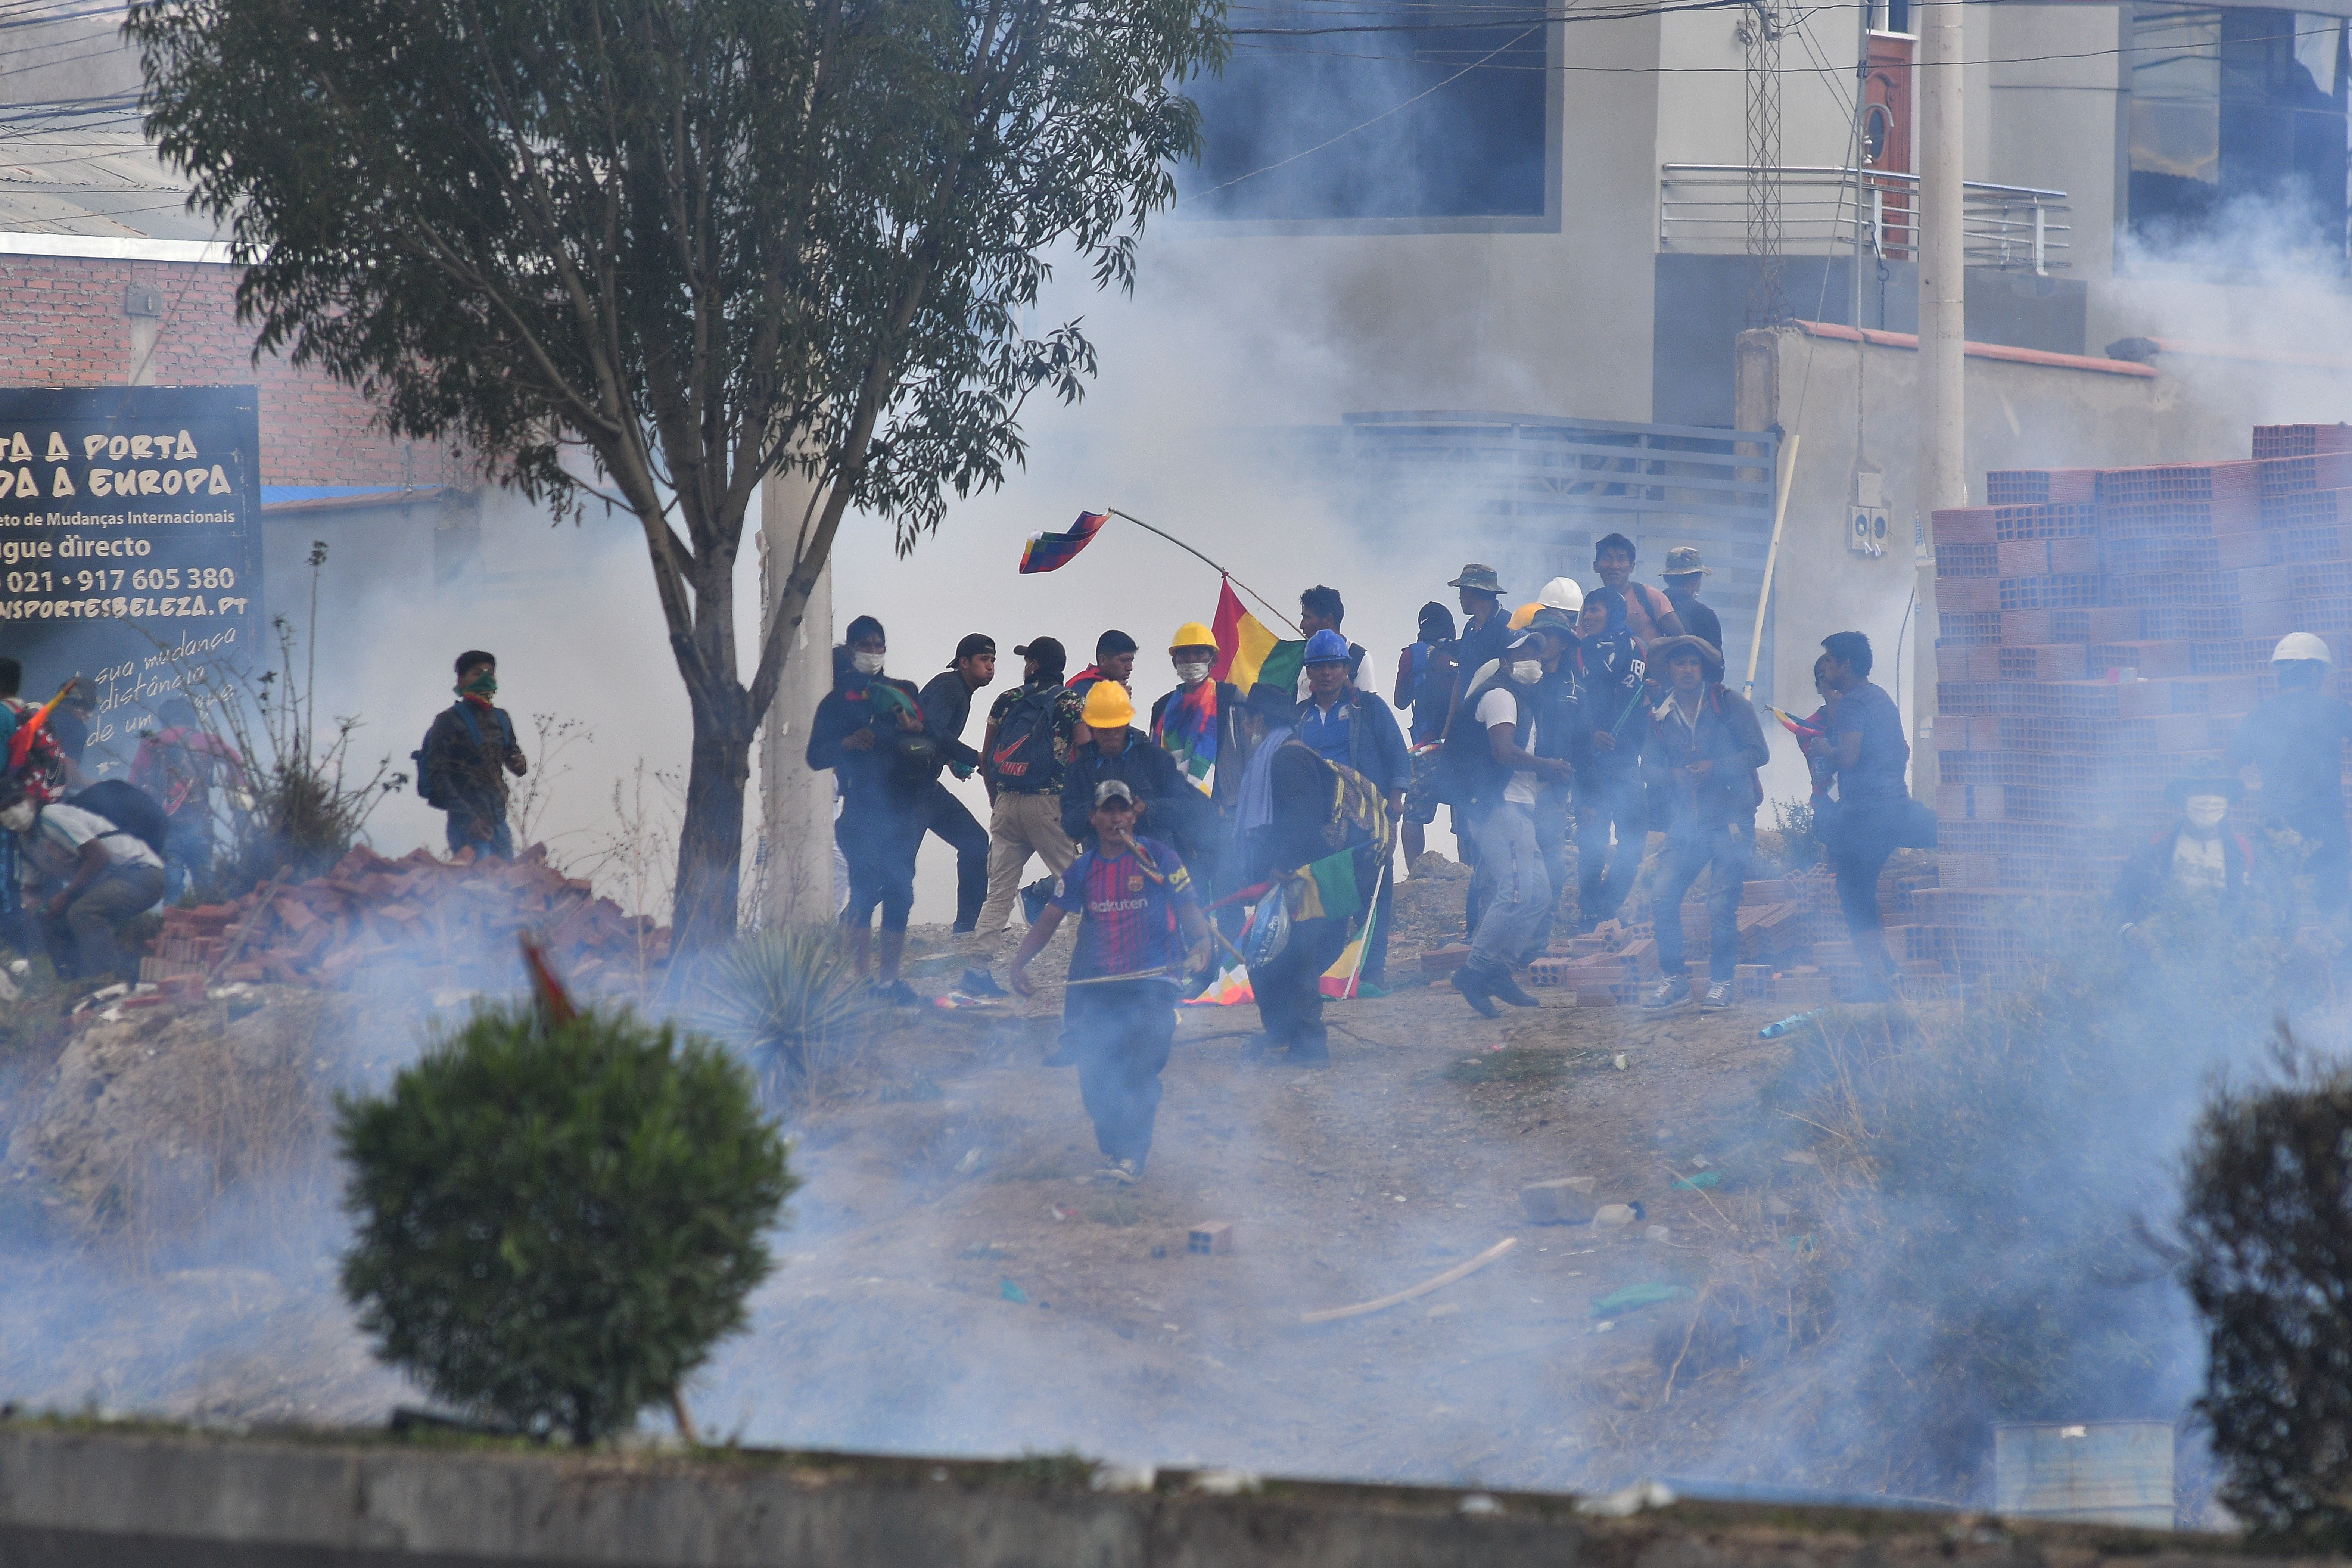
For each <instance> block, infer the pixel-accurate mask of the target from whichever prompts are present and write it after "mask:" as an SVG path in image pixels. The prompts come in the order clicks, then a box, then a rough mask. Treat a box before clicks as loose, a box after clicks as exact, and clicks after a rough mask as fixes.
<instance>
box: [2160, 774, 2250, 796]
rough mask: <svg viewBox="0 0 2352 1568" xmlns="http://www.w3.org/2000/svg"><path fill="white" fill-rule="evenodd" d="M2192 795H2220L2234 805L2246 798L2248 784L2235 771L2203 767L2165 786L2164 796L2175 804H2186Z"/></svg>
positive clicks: (2182, 775)
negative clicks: (2227, 771) (2226, 771)
mask: <svg viewBox="0 0 2352 1568" xmlns="http://www.w3.org/2000/svg"><path fill="white" fill-rule="evenodd" d="M2190 795H2220V796H2221V798H2222V799H2224V800H2226V801H2228V802H2230V803H2231V805H2236V804H2237V803H2238V802H2239V801H2242V800H2243V799H2245V798H2246V784H2245V781H2244V780H2242V779H2241V778H2240V777H2238V775H2237V774H2235V773H2225V772H2223V771H2222V770H2221V769H2220V768H2201V769H2200V770H2198V771H2197V772H2196V773H2183V774H2181V775H2180V776H2179V778H2176V779H2172V780H2169V781H2168V782H2167V783H2166V784H2165V786H2164V798H2165V799H2166V800H2168V801H2169V802H2170V803H2171V804H2172V805H2187V804H2189V796H2190Z"/></svg>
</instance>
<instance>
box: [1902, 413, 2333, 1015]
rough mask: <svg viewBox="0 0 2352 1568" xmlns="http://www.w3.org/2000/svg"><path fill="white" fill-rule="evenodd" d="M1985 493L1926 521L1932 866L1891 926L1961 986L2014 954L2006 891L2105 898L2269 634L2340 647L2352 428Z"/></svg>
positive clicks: (2268, 687) (2021, 480) (2236, 710)
mask: <svg viewBox="0 0 2352 1568" xmlns="http://www.w3.org/2000/svg"><path fill="white" fill-rule="evenodd" d="M1985 499H1986V500H1987V501H1988V502H1989V503H1990V504H1988V505H1985V506H1981V507H1970V508H1967V509H1965V510H1953V511H1939V512H1937V513H1936V516H1935V543H1936V579H1937V581H1936V597H1937V610H1938V612H1939V614H1938V624H1937V634H1938V635H1937V643H1936V647H1937V674H1938V677H1939V680H1938V684H1937V721H1936V735H1935V741H1936V746H1937V752H1938V758H1937V762H1938V766H1939V768H1940V773H1939V777H1940V781H1941V787H1940V789H1939V792H1938V796H1937V816H1939V817H1940V818H1941V824H1942V826H1941V829H1940V832H1939V835H1938V837H1939V839H1940V843H1941V853H1940V856H1939V859H1940V863H1941V872H1942V878H1941V886H1940V887H1939V888H1937V889H1935V890H1933V891H1932V892H1928V893H1924V894H1922V895H1921V897H1922V900H1923V903H1922V907H1921V911H1920V912H1921V919H1920V922H1919V924H1918V925H1917V926H1916V927H1914V928H1912V929H1911V930H1910V931H1907V932H1906V936H1907V938H1908V940H1909V942H1910V944H1911V952H1910V956H1912V957H1914V958H1933V959H1935V960H1936V961H1937V962H1938V963H1941V964H1942V965H1943V967H1944V968H1945V969H1946V970H1947V971H1948V972H1951V973H1958V974H1960V975H1961V976H1963V977H1965V978H1975V977H1979V976H1981V975H1987V974H1998V973H2003V972H2004V971H2006V970H2007V969H2008V968H2009V967H2010V966H2011V964H2012V963H2014V961H2015V960H2016V958H2017V957H2018V956H2019V954H2020V952H2021V951H2022V946H2023V944H2024V942H2025V941H2026V940H2027V938H2026V936H2025V934H2024V933H2022V932H2021V931H2020V930H2019V928H2018V922H2019V920H2020V918H2021V916H2020V910H2021V904H2030V905H2031V906H2032V908H2033V909H2034V910H2036V911H2037V916H2036V918H2038V915H2039V914H2046V913H2057V914H2062V915H2063V914H2064V913H2066V912H2068V910H2070V908H2071V909H2075V910H2079V908H2080V907H2082V906H2083V905H2084V903H2085V902H2086V901H2087V900H2091V899H2094V898H2096V897H2100V896H2104V895H2105V893H2106V892H2107V891H2108V890H2109V889H2112V888H2113V886H2114V884H2115V880H2116V875H2117V873H2118V871H2119V869H2120V868H2121V865H2122V862H2123V860H2124V858H2126V856H2127V855H2128V854H2129V853H2130V851H2131V850H2132V849H2133V848H2134V847H2137V845H2139V844H2141V843H2144V842H2146V841H2147V837H2148V836H2149V835H2150V834H2152V833H2154V832H2155V831H2156V830H2157V829H2158V828H2159V827H2161V826H2163V825H2164V823H2165V822H2166V821H2168V819H2169V817H2170V815H2171V814H2170V811H2169V809H2168V807H2167V805H2166V804H2165V801H2164V786H2165V784H2166V782H2167V781H2168V780H2169V779H2171V778H2173V777H2175V776H2176V775H2178V774H2179V773H2183V772H2185V771H2188V770H2189V768H2190V766H2191V765H2192V764H2195V763H2198V762H2200V761H2202V760H2207V759H2210V758H2213V757H2216V756H2218V755H2219V754H2220V752H2221V749H2222V748H2223V747H2224V746H2226V745H2227V744H2228V743H2229V740H2230V737H2231V733H2232V732H2233V731H2235V730H2236V728H2237V726H2238V724H2239V722H2240V721H2242V719H2243V718H2244V716H2245V715H2246V714H2247V713H2249V712H2251V711H2252V709H2253V707H2254V705H2255V704H2256V703H2257V702H2259V701H2261V700H2263V698H2265V697H2267V696H2269V695H2271V693H2272V691H2273V689H2274V685H2273V680H2272V678H2271V674H2270V658H2271V650H2272V648H2273V646H2274V645H2275V644H2276V642H2277V641H2278V639H2279V638H2280V637H2283V636H2284V635H2285V634H2287V633H2289V632H2297V631H2302V632H2315V633H2317V634H2318V635H2320V636H2321V637H2326V638H2328V639H2329V640H2330V644H2331V646H2332V647H2335V649H2336V652H2337V655H2338V657H2339V658H2342V657H2343V656H2344V655H2345V653H2346V652H2347V647H2346V639H2347V636H2352V426H2343V425H2272V426H2257V427H2256V428H2255V430H2254V433H2253V455H2252V458H2245V459H2241V460H2236V461H2230V462H2220V463H2193V464H2173V465H2167V466H2163V467H2158V468H2106V469H2092V468H2050V469H2023V470H2017V471H2012V472H2005V473H1993V474H1990V475H1988V476H1987V477H1986V484H1985ZM2255 809H2256V808H2255V805H2254V803H2253V801H2252V800H2251V799H2249V800H2248V801H2247V802H2245V803H2244V804H2242V805H2240V807H2239V808H2238V815H2239V816H2240V817H2241V819H2242V823H2243V824H2247V825H2250V824H2251V823H2252V821H2253V820H2254V814H2255Z"/></svg>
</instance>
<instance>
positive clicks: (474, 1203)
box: [338, 1006, 795, 1443]
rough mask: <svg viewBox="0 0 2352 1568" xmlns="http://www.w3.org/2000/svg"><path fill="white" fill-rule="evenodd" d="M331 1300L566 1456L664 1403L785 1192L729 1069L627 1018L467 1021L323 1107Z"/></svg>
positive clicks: (435, 1383)
mask: <svg viewBox="0 0 2352 1568" xmlns="http://www.w3.org/2000/svg"><path fill="white" fill-rule="evenodd" d="M338 1138H339V1142H340V1146H341V1152H342V1155H343V1158H344V1159H345V1161H346V1162H347V1163H348V1164H349V1166H350V1176H349V1184H348V1186H347V1189H346V1192H345V1198H344V1202H345V1206H346V1208H347V1209H348V1210H349V1211H350V1212H351V1214H352V1216H353V1218H354V1220H355V1221H356V1222H357V1232H358V1234H357V1236H356V1237H355V1238H354V1240H353V1242H352V1247H351V1249H350V1250H349V1251H348V1252H347V1253H346V1254H345V1255H344V1258H343V1266H342V1283H343V1289H344V1292H345V1294H346V1295H347V1296H348V1297H349V1298H350V1299H351V1300H352V1303H353V1304H354V1305H355V1306H356V1307H357V1308H358V1309H359V1312H360V1324H361V1327H362V1328H363V1329H364V1330H365V1331H367V1332H368V1333H370V1334H372V1335H373V1336H374V1338H375V1340H376V1343H377V1347H378V1351H379V1353H381V1354H382V1355H383V1357H384V1359H386V1360H387V1361H390V1362H392V1363H394V1364H395V1365H398V1366H400V1367H401V1368H403V1369H404V1371H406V1372H407V1373H410V1375H412V1376H414V1377H415V1378H416V1379H417V1381H418V1382H419V1383H421V1384H424V1385H425V1387H426V1388H428V1389H430V1390H431V1391H432V1392H433V1394H435V1395H436V1396H437V1397H439V1398H441V1399H444V1400H446V1401H448V1402H450V1403H451V1404H453V1405H457V1406H458V1407H460V1408H462V1409H466V1410H467V1411H472V1412H479V1413H483V1414H486V1415H493V1416H496V1417H499V1418H500V1419H503V1420H505V1421H508V1422H510V1423H512V1424H513V1425H515V1426H520V1427H522V1428H523V1429H525V1430H528V1431H531V1432H536V1433H542V1434H543V1433H548V1432H551V1431H554V1430H562V1431H564V1432H567V1433H569V1434H570V1436H572V1440H573V1441H575V1442H579V1443H589V1442H593V1441H595V1440H596V1439H598V1438H601V1437H604V1436H610V1435H611V1434H613V1433H614V1432H616V1431H620V1430H623V1429H625V1428H626V1427H627V1426H629V1425H630V1424H631V1423H632V1422H634V1421H635V1418H636V1415H637V1413H638V1412H639V1411H640V1410H642V1409H643V1408H645V1406H646V1405H650V1404H654V1403H656V1402H659V1401H663V1400H667V1399H669V1398H671V1397H672V1396H674V1395H675V1394H676V1393H677V1390H678V1388H679V1386H680V1385H681V1384H682V1383H683V1382H684V1381H685V1379H686V1378H687V1377H688V1374H690V1373H692V1372H693V1371H694V1369H695V1368H696V1367H697V1366H698V1365H700V1364H701V1363H703V1361H704V1360H705V1359H706V1358H707V1357H708V1356H709V1353H710V1350H711V1348H712V1346H713V1345H714V1344H716V1343H717V1342H718V1341H719V1340H720V1339H722V1338H723V1337H725V1336H726V1335H728V1334H730V1333H733V1332H735V1331H738V1330H740V1328H741V1327H742V1326H743V1323H744V1321H745V1313H744V1305H743V1304H744V1300H745V1299H746V1298H747V1297H748V1296H749V1295H750V1294H751V1290H752V1289H754V1288H755V1287H757V1286H758V1284H759V1283H760V1281H761V1279H764V1278H765V1277H766V1276H767V1274H768V1272H769V1269H770V1268H771V1260H770V1257H769V1252H768V1248H767V1245H766V1242H765V1239H764V1238H765V1235H766V1232H767V1231H768V1229H769V1228H770V1227H771V1226H772V1225H774V1224H775V1223H776V1220H777V1217H778V1211H779V1209H780V1206H781V1205H782V1203H783V1201H784V1199H785V1198H786V1197H787V1196H789V1195H790V1194H791V1193H792V1190H793V1186H794V1185H795V1183H794V1181H793V1177H792V1174H791V1173H790V1171H789V1169H788V1167H787V1164H786V1159H785V1149H784V1145H783V1142H782V1139H781V1138H780V1137H779V1135H778V1134H777V1132H776V1131H775V1130H774V1129H773V1128H772V1126H770V1125H768V1124H767V1123H766V1122H765V1121H763V1120H762V1119H761V1116H760V1114H759V1111H758V1109H757V1107H756V1105H755V1104H754V1103H753V1096H752V1088H751V1079H750V1077H749V1075H748V1074H746V1073H745V1072H744V1071H743V1069H742V1068H740V1066H738V1065H737V1064H736V1063H735V1062H734V1061H733V1060H732V1059H731V1058H729V1057H728V1056H727V1055H726V1054H725V1053H724V1052H723V1051H722V1050H720V1049H719V1047H716V1046H712V1045H709V1044H705V1043H702V1042H698V1041H688V1042H685V1043H680V1042H679V1041H677V1039H675V1038H674V1037H673V1035H672V1033H671V1031H670V1029H669V1028H668V1027H667V1026H662V1027H659V1028H656V1027H654V1026H650V1025H647V1024H646V1023H644V1022H643V1021H641V1020H639V1019H638V1018H636V1017H635V1016H634V1015H631V1014H629V1013H625V1012H620V1013H604V1012H593V1013H589V1014H586V1015H583V1016H581V1017H579V1018H577V1019H574V1020H572V1022H569V1023H565V1024H562V1025H559V1026H549V1025H547V1024H546V1023H544V1022H543V1021H542V1019H541V1017H540V1016H539V1015H537V1014H536V1013H535V1012H533V1011H531V1010H529V1009H527V1008H523V1007H520V1006H490V1007H485V1008H483V1009H481V1010H479V1011H478V1012H477V1013H476V1014H475V1015H474V1016H473V1017H472V1018H471V1019H469V1020H468V1021H467V1023H466V1024H465V1025H464V1026H463V1027H462V1028H460V1029H459V1030H458V1031H457V1033H456V1034H455V1035H454V1036H453V1037H449V1038H446V1039H445V1040H442V1041H439V1042H437V1043H436V1045H435V1046H434V1047H433V1048H432V1049H431V1050H429V1051H428V1052H427V1053H426V1054H425V1056H424V1058H422V1059H420V1060H419V1061H418V1062H417V1063H416V1064H415V1066H414V1067H411V1068H408V1069H407V1070H406V1071H404V1072H403V1073H402V1074H400V1076H399V1077H398V1078H397V1079H394V1082H393V1084H392V1087H391V1089H390V1090H389V1092H387V1093H386V1094H385V1095H384V1096H383V1097H382V1098H366V1099H352V1100H344V1101H343V1102H342V1103H341V1117H340V1125H339V1127H338Z"/></svg>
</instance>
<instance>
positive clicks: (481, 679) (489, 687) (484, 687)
mask: <svg viewBox="0 0 2352 1568" xmlns="http://www.w3.org/2000/svg"><path fill="white" fill-rule="evenodd" d="M450 690H452V691H455V692H456V693H457V695H458V696H460V697H496V696H497V695H498V694H499V678H498V677H497V676H495V675H478V676H476V677H474V679H471V680H468V681H466V682H465V683H463V684H462V685H458V686H453V687H451V688H450Z"/></svg>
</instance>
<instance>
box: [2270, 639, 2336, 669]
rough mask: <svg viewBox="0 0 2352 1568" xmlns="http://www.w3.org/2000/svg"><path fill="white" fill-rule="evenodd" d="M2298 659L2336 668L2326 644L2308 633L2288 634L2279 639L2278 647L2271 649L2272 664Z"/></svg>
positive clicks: (2333, 656) (2333, 657) (2334, 660)
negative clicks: (2314, 661) (2313, 660)
mask: <svg viewBox="0 0 2352 1568" xmlns="http://www.w3.org/2000/svg"><path fill="white" fill-rule="evenodd" d="M2298 659H2315V660H2317V661H2318V662H2319V663H2321V664H2324V665H2326V666H2327V667H2328V668H2330V669H2333V668H2336V656H2335V655H2333V654H2331V653H2329V652H2328V651H2327V645H2326V643H2324V642H2322V641H2320V640H2319V639H2318V638H2317V637H2314V636H2312V635H2311V634H2310V633H2309V632H2289V633H2287V634H2286V636H2284V637H2281V638H2279V643H2278V647H2274V648H2273V649H2271V662H2272V663H2273V664H2286V663H2288V662H2290V661H2293V660H2298Z"/></svg>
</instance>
